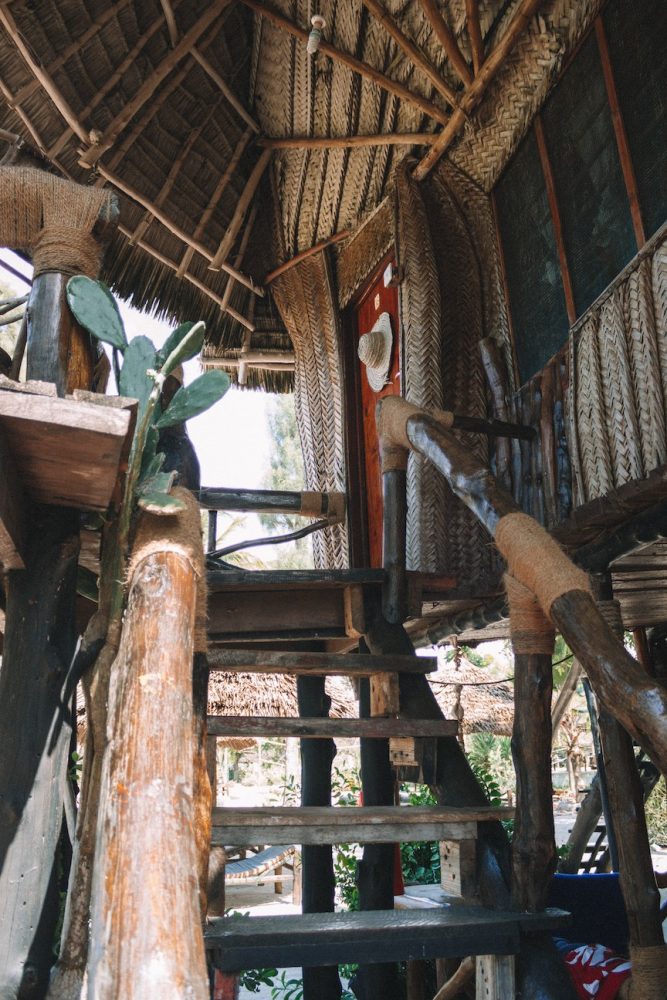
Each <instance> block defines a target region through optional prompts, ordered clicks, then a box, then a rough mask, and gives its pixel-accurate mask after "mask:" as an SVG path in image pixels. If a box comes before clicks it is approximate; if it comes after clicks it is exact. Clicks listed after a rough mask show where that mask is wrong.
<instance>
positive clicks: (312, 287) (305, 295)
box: [272, 252, 349, 569]
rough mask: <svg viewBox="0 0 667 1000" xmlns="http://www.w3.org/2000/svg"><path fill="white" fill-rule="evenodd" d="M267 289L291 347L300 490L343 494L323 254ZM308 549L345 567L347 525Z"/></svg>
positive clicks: (330, 302)
mask: <svg viewBox="0 0 667 1000" xmlns="http://www.w3.org/2000/svg"><path fill="white" fill-rule="evenodd" d="M272 292H273V296H274V299H275V301H276V304H277V306H278V309H279V310H280V313H281V315H282V318H283V321H284V323H285V326H286V327H287V330H288V332H289V334H290V337H291V338H292V343H293V345H294V354H295V371H294V386H295V387H294V397H295V399H294V402H295V407H296V414H297V423H298V427H299V434H300V437H301V449H302V452H303V459H304V467H305V473H306V488H307V489H309V490H340V491H342V492H346V490H347V483H346V471H345V451H344V434H343V380H342V371H341V361H340V358H341V343H340V324H339V313H338V306H337V303H336V300H335V297H334V293H333V282H332V275H331V269H330V266H329V261H328V257H327V254H326V253H325V252H324V253H319V254H316V255H315V256H313V257H309V258H307V259H306V260H304V261H303V262H302V263H301V264H299V265H297V266H296V267H293V268H291V270H289V271H286V272H285V274H283V275H281V276H280V277H279V278H277V279H276V281H275V282H274V283H273V285H272ZM313 552H314V556H315V565H316V567H317V568H318V569H327V568H328V569H345V568H346V567H347V566H348V565H349V556H348V545H347V526H346V525H335V526H334V527H332V528H327V529H326V531H319V532H316V533H315V534H314V535H313Z"/></svg>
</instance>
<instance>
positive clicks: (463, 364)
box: [423, 171, 494, 586]
mask: <svg viewBox="0 0 667 1000" xmlns="http://www.w3.org/2000/svg"><path fill="white" fill-rule="evenodd" d="M423 196H424V202H425V204H426V208H427V216H428V220H429V223H430V228H431V239H432V242H433V249H434V251H435V262H436V266H437V270H438V279H439V283H440V295H441V319H442V333H441V356H440V363H441V370H442V400H443V406H444V408H445V409H447V410H453V411H454V413H462V414H465V415H467V416H475V417H486V415H487V395H486V378H485V375H484V370H483V366H482V362H481V357H480V353H479V341H480V339H481V338H482V337H483V336H484V335H485V322H484V310H483V301H484V295H483V279H482V271H483V266H482V252H483V248H481V247H479V246H478V243H477V241H476V239H475V237H474V235H473V232H472V230H471V228H470V226H469V220H468V217H467V214H466V213H465V212H464V209H463V206H462V203H461V202H460V201H459V199H458V198H457V197H456V196H455V194H454V193H453V191H452V190H451V188H450V186H449V183H448V180H447V177H446V175H445V173H444V172H442V171H440V172H437V173H436V174H435V175H434V176H433V177H432V178H430V180H429V181H427V182H426V184H425V185H424V190H423ZM454 434H455V436H456V437H457V438H458V440H459V441H460V443H461V444H462V445H463V446H464V447H465V448H466V449H467V450H470V451H471V452H472V453H473V454H474V455H475V456H476V457H477V458H478V459H479V460H480V461H481V462H483V463H484V465H488V464H489V447H488V441H487V438H486V437H485V436H483V435H479V434H469V433H465V432H454ZM445 523H446V538H447V546H446V552H447V570H448V572H450V573H452V574H453V575H454V576H456V577H457V579H458V580H459V585H460V586H470V585H472V584H473V583H474V582H476V581H480V580H482V579H486V578H488V577H489V576H490V574H491V572H492V570H493V566H494V558H493V547H492V546H491V545H489V537H488V534H487V532H486V531H485V529H484V528H483V527H482V525H481V524H480V523H479V520H478V519H477V518H476V517H475V515H474V514H472V512H471V511H469V510H468V508H467V507H465V506H464V504H463V503H462V502H461V501H460V500H459V499H458V498H457V497H455V496H454V494H453V493H452V492H451V491H450V490H449V489H448V490H447V491H446V494H445Z"/></svg>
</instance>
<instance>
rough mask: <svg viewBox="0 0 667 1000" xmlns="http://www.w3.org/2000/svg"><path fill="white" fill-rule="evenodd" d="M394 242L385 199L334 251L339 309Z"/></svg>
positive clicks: (389, 203)
mask: <svg viewBox="0 0 667 1000" xmlns="http://www.w3.org/2000/svg"><path fill="white" fill-rule="evenodd" d="M393 242H394V221H393V210H392V203H391V200H390V199H389V198H385V200H384V201H383V202H381V204H380V205H379V206H378V207H377V208H376V209H375V211H374V212H373V213H372V214H371V215H370V216H369V217H368V218H367V219H366V220H365V221H364V223H363V224H362V225H361V226H359V228H358V229H357V230H356V231H355V233H354V235H353V236H352V238H351V239H350V240H347V241H346V242H345V244H343V246H342V247H341V248H340V249H339V250H338V252H337V254H336V277H337V279H338V280H337V285H338V304H339V305H340V307H341V309H344V308H345V306H346V305H348V303H349V302H350V301H351V299H352V298H353V296H354V295H355V294H356V292H357V291H358V290H359V288H360V287H361V285H362V284H363V283H364V282H365V281H367V280H368V276H369V274H371V273H372V272H373V270H374V269H375V268H376V267H377V265H378V264H379V263H380V261H381V260H382V258H383V257H384V255H385V254H386V253H387V251H388V250H389V248H390V247H391V245H392V244H393Z"/></svg>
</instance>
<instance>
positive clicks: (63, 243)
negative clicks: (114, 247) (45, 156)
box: [0, 167, 113, 277]
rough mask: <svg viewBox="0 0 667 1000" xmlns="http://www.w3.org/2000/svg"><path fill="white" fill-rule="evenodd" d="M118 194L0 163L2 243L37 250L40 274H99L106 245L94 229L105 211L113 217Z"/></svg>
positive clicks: (0, 229)
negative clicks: (113, 200) (4, 165)
mask: <svg viewBox="0 0 667 1000" xmlns="http://www.w3.org/2000/svg"><path fill="white" fill-rule="evenodd" d="M112 198H113V195H112V193H111V192H110V191H107V190H104V189H103V188H94V187H84V186H83V185H81V184H74V183H73V182H72V181H68V180H63V179H62V178H61V177H57V176H56V175H55V174H51V173H48V172H47V171H44V170H38V169H36V168H35V167H0V243H1V244H2V245H3V246H8V247H12V248H13V249H15V250H29V251H31V252H32V255H33V265H34V269H35V275H38V274H43V273H44V272H46V271H59V272H61V273H65V274H87V275H88V276H89V277H95V276H96V275H97V273H98V272H99V269H100V263H101V260H102V247H101V246H100V244H99V242H98V241H97V240H96V239H95V237H94V236H93V235H92V231H93V227H94V226H95V223H96V222H97V220H98V219H99V218H100V217H105V216H106V217H107V218H110V217H111V204H112Z"/></svg>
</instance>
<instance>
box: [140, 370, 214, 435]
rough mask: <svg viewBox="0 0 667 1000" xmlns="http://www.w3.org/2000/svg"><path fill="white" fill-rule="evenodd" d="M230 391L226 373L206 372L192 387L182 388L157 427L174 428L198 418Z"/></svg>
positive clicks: (191, 384) (159, 420) (156, 423)
mask: <svg viewBox="0 0 667 1000" xmlns="http://www.w3.org/2000/svg"><path fill="white" fill-rule="evenodd" d="M228 389H229V376H228V375H226V374H225V372H221V371H210V372H204V374H203V375H200V376H199V378H196V379H195V380H194V382H191V383H190V385H185V386H182V387H181V388H180V389H179V390H178V392H177V393H176V395H175V396H174V398H173V399H172V401H171V403H170V404H169V406H168V407H167V409H166V410H165V411H164V413H163V414H162V416H161V417H160V418H159V419H158V420H156V421H155V426H156V427H158V428H160V429H162V428H163V427H172V426H173V425H174V424H182V423H183V421H185V420H189V419H190V418H191V417H196V416H197V415H198V414H200V413H203V412H204V410H208V408H209V407H210V406H213V404H214V403H217V401H218V400H219V399H221V398H222V397H223V396H224V394H225V393H226V392H227V390H228Z"/></svg>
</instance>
